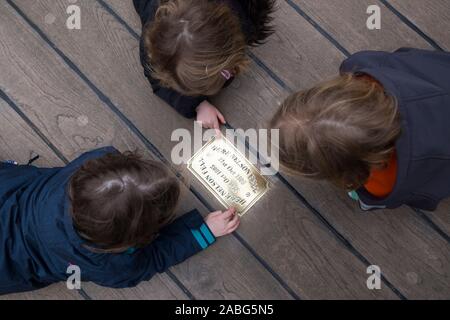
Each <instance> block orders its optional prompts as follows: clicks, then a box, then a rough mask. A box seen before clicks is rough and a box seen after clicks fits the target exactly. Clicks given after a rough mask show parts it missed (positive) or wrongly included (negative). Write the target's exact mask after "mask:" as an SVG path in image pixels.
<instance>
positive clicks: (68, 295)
mask: <svg viewBox="0 0 450 320" xmlns="http://www.w3.org/2000/svg"><path fill="white" fill-rule="evenodd" d="M0 300H83V297H82V296H81V295H80V294H79V293H78V292H77V291H76V290H68V289H67V287H66V284H65V283H55V284H53V285H51V286H49V287H46V288H44V289H40V290H35V291H30V292H23V293H13V294H8V295H3V296H0Z"/></svg>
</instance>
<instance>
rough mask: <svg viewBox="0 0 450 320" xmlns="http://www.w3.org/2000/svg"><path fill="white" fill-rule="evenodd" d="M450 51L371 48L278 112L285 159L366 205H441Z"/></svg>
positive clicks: (448, 143)
mask: <svg viewBox="0 0 450 320" xmlns="http://www.w3.org/2000/svg"><path fill="white" fill-rule="evenodd" d="M449 123H450V53H447V52H434V51H426V50H418V49H400V50H398V51H396V52H394V53H388V52H376V51H365V52H359V53H357V54H354V55H353V56H351V57H350V58H348V59H347V60H346V61H344V63H343V64H342V66H341V74H340V75H339V76H337V77H336V78H334V79H332V80H330V81H326V82H323V83H320V84H318V85H316V86H315V87H313V88H311V89H309V90H305V91H301V92H298V93H295V94H293V95H292V96H290V97H289V98H288V99H287V100H286V101H285V102H284V103H283V104H282V106H281V107H280V109H279V110H278V111H277V112H276V114H275V115H274V117H273V119H272V121H271V126H272V128H278V129H280V162H281V163H282V164H283V165H284V166H285V167H286V168H287V169H288V170H289V171H291V172H294V173H295V174H298V175H301V176H306V177H310V178H314V179H323V180H328V181H331V182H333V183H334V184H335V185H337V186H339V187H341V188H343V189H345V190H348V191H350V192H351V193H350V194H351V196H352V197H353V198H354V199H356V200H359V202H360V205H361V208H362V209H364V210H370V209H378V208H396V207H398V206H400V205H402V204H406V205H410V206H412V207H416V208H420V209H425V210H435V209H436V207H437V205H438V203H439V202H440V201H441V200H442V199H443V198H445V197H448V196H449V195H450V126H449Z"/></svg>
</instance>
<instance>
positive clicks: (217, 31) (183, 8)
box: [144, 0, 248, 96]
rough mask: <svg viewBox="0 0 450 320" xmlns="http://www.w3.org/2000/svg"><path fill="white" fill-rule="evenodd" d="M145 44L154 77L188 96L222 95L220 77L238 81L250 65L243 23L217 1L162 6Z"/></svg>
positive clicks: (175, 0)
mask: <svg viewBox="0 0 450 320" xmlns="http://www.w3.org/2000/svg"><path fill="white" fill-rule="evenodd" d="M144 44H145V48H146V54H147V59H148V61H150V62H151V65H152V69H153V77H154V78H156V79H158V80H159V81H160V82H161V83H162V85H164V86H166V87H169V88H171V89H174V90H176V91H178V92H180V93H182V94H185V95H189V96H198V95H214V94H216V93H218V92H219V91H220V89H221V88H222V87H223V86H224V84H225V82H226V80H227V79H226V78H225V77H224V76H223V75H222V71H224V70H226V71H228V72H230V73H232V74H235V75H236V74H238V73H240V72H241V71H242V70H243V69H244V68H245V67H246V66H247V64H248V59H247V57H246V53H245V50H246V40H245V36H244V34H243V32H242V30H241V25H240V22H239V18H238V17H237V16H236V15H235V14H234V13H233V12H232V10H231V9H230V8H229V7H228V6H227V5H226V4H224V3H220V2H218V1H208V0H168V1H162V5H161V6H160V7H159V9H158V11H157V13H156V17H155V19H154V21H153V22H151V23H149V24H148V25H147V26H145V28H144Z"/></svg>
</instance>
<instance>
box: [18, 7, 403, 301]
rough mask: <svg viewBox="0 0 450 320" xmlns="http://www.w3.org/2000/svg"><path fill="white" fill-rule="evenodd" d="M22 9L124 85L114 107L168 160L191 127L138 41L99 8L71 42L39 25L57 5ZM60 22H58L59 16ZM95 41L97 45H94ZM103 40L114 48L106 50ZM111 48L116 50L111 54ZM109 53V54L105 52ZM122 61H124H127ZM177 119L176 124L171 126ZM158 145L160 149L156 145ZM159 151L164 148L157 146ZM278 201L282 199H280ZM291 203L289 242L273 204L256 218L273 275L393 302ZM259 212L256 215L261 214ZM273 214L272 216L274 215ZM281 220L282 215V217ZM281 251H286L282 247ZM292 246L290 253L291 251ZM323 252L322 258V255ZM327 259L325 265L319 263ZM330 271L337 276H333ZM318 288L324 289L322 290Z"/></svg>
mask: <svg viewBox="0 0 450 320" xmlns="http://www.w3.org/2000/svg"><path fill="white" fill-rule="evenodd" d="M18 3H19V4H20V3H22V5H20V7H21V8H22V10H26V13H27V14H29V15H30V17H31V19H32V20H33V21H35V22H36V23H38V24H39V26H40V27H41V28H43V29H44V31H45V32H46V33H47V34H48V35H49V37H50V38H51V39H52V41H55V43H56V45H58V46H59V47H60V48H63V51H64V52H65V53H66V54H67V55H69V56H70V57H71V59H73V60H74V61H75V62H76V63H77V64H78V65H79V67H80V68H81V69H82V70H83V72H85V73H86V74H88V75H89V77H91V78H92V79H93V81H94V82H95V83H96V84H97V85H98V86H99V87H100V88H102V89H103V88H104V87H105V88H106V89H107V90H110V88H114V87H118V85H119V84H120V87H121V88H122V91H121V92H120V94H119V93H118V92H114V91H112V92H108V93H109V94H110V96H111V98H112V100H113V101H114V102H115V103H116V101H119V102H120V101H121V100H122V101H125V103H123V104H122V103H119V104H118V106H119V107H120V108H123V107H125V106H126V107H127V108H130V109H129V110H128V109H127V110H126V114H127V116H128V117H129V118H130V119H131V120H134V122H135V123H136V124H137V125H138V127H139V128H140V129H141V130H142V132H144V133H148V132H151V133H152V134H146V136H149V137H150V136H151V138H152V141H154V140H161V141H162V142H163V145H162V146H161V150H162V148H164V150H162V152H163V153H165V154H166V157H167V155H168V154H170V152H169V151H170V149H171V146H170V144H168V143H167V141H168V139H169V137H170V132H171V130H170V126H169V125H170V124H172V123H173V122H174V121H175V122H176V123H175V126H172V128H178V127H180V123H183V125H185V126H186V127H187V128H189V127H190V122H189V121H187V120H184V119H181V118H179V117H177V116H175V114H174V113H173V111H172V110H170V108H168V107H167V106H164V105H163V104H161V102H159V101H157V100H155V98H154V97H153V96H152V95H151V93H150V90H149V89H148V85H147V83H146V82H145V80H144V79H143V76H142V74H141V72H142V70H141V69H140V65H139V63H138V59H137V43H136V40H134V39H129V40H127V39H126V37H129V34H127V33H126V31H125V30H123V28H122V26H119V25H117V24H116V22H114V20H112V19H110V18H107V17H106V15H105V14H104V13H103V11H102V10H99V9H96V8H92V9H94V10H85V11H83V12H85V14H84V16H85V20H84V23H85V27H86V24H89V23H93V24H94V26H89V27H88V29H89V30H96V32H95V33H79V34H77V33H71V34H70V36H68V35H67V34H59V35H58V33H55V29H54V28H55V26H52V27H49V26H45V25H43V24H42V22H39V17H41V16H42V15H45V14H44V12H45V13H46V12H51V11H52V10H53V12H54V13H55V10H56V12H64V11H63V10H61V9H64V8H61V7H59V8H58V7H57V6H55V5H54V4H53V5H47V6H44V8H41V5H42V4H45V3H46V2H44V1H40V2H33V3H32V4H31V5H30V4H29V3H27V4H26V5H23V2H20V1H19V2H18ZM58 10H59V11H58ZM90 15H94V18H92V19H89V18H86V16H90ZM56 16H59V14H57V15H56ZM52 30H53V31H52ZM102 32H105V35H102V36H100V37H99V36H98V34H97V33H102ZM89 37H90V38H91V41H87V40H88V38H89ZM92 37H93V38H94V39H95V41H92ZM105 39H106V40H109V41H110V42H109V43H106V44H105V43H104V42H105ZM81 40H83V41H81ZM131 40H133V41H131ZM116 42H118V44H116ZM92 43H95V44H97V45H98V48H96V47H88V48H86V47H85V46H86V44H92ZM130 45H131V48H130ZM110 46H112V48H111V47H110ZM107 48H108V49H110V50H107ZM87 49H88V50H87ZM100 49H102V51H101V52H99V51H98V50H100ZM82 53H83V54H84V55H89V57H90V61H85V59H82V57H83V54H82ZM118 54H120V55H119V58H121V59H120V60H119V61H123V63H124V64H125V65H126V67H127V68H129V69H130V70H128V71H126V72H123V66H120V65H117V63H113V61H115V62H117V61H118V60H117V57H116V55H118ZM124 57H125V58H126V59H124ZM106 58H107V60H106ZM92 60H94V62H95V66H93V65H92V64H93V63H94V62H93V61H92ZM103 64H106V65H107V66H108V68H106V69H104V70H105V72H104V74H99V73H97V74H96V73H95V71H98V70H103V68H102V65H103ZM129 72H133V74H132V75H128V74H127V73H129ZM125 76H131V77H136V79H134V78H133V81H132V82H133V85H134V86H133V87H130V86H129V85H127V81H124V80H125V79H127V78H126V77H125ZM112 84H115V85H112ZM125 87H126V90H125ZM136 87H139V88H136ZM108 88H109V89H108ZM144 88H145V89H144ZM138 89H139V90H138ZM136 92H138V94H133V93H136ZM123 95H126V98H124V96H123ZM136 96H137V97H136ZM123 99H125V100H123ZM145 101H147V102H145ZM132 106H134V108H135V107H136V106H141V108H142V109H141V110H145V111H146V112H145V113H142V112H140V111H139V109H134V108H131V107H132ZM150 112H152V113H153V117H149V113H150ZM133 115H134V116H133ZM158 116H159V117H162V116H164V117H165V119H167V122H166V121H161V119H158V118H157V117H158ZM155 117H156V119H157V123H155ZM173 118H175V119H176V120H173ZM158 123H159V124H160V123H165V124H166V125H165V126H164V128H158V129H159V130H155V127H157V125H158ZM188 123H189V124H188ZM152 125H153V126H152ZM166 127H168V128H166ZM162 130H164V132H165V133H164V132H163V133H161V132H159V131H162ZM158 132H159V133H158ZM158 134H159V137H158ZM161 136H162V137H161ZM155 145H158V144H157V143H155ZM158 147H160V146H159V145H158ZM274 190H275V188H274ZM277 192H278V194H276V195H275V196H277V195H279V194H280V192H281V193H286V192H285V191H284V192H283V190H279V191H277ZM278 198H280V197H279V196H278ZM269 200H270V199H269ZM289 202H292V205H289V206H288V207H286V204H285V208H286V209H285V210H286V211H290V212H292V213H293V214H295V217H294V218H295V219H297V220H298V222H299V223H300V224H301V225H299V226H297V228H295V230H294V232H289V230H288V236H289V237H288V236H286V235H284V234H283V233H286V230H285V228H286V226H285V224H286V223H287V222H288V221H287V219H286V217H284V216H274V214H275V213H276V212H277V209H278V210H279V207H278V206H275V205H276V203H275V204H274V203H270V201H267V200H266V201H263V202H262V203H261V204H260V208H262V207H263V206H265V207H266V208H267V209H268V210H266V211H265V212H264V211H262V212H258V214H261V215H265V216H269V218H268V219H267V220H266V221H269V222H268V223H265V224H264V225H263V227H264V228H266V229H267V227H270V225H273V226H274V227H273V229H275V230H272V229H271V228H269V229H270V230H269V231H270V235H271V237H272V238H273V242H272V244H277V246H278V247H277V248H274V247H273V245H272V246H271V245H270V244H271V243H263V244H262V245H264V246H265V247H264V248H261V247H262V245H260V242H261V239H258V238H257V240H258V241H255V240H253V241H250V242H249V243H250V244H251V245H252V246H253V247H254V248H255V250H256V251H258V253H259V254H260V255H261V256H263V257H264V258H267V257H268V258H270V260H269V262H270V263H271V264H272V267H273V268H274V270H275V271H277V272H279V271H283V273H281V276H283V277H285V279H286V278H288V280H286V281H287V282H288V283H289V285H292V286H294V289H295V290H296V291H297V292H300V293H303V292H305V294H306V293H307V294H306V297H336V295H339V296H341V297H359V298H362V297H376V296H377V295H378V296H380V295H383V296H385V297H386V296H389V297H395V296H393V295H392V293H390V292H389V291H388V290H382V291H381V292H377V293H374V292H368V290H367V288H365V280H366V278H365V267H364V265H363V264H362V263H360V262H359V261H358V260H356V259H355V258H354V257H353V256H352V255H351V254H350V253H348V252H347V251H346V249H345V248H343V247H342V245H341V244H340V243H339V242H338V241H337V240H336V239H335V238H334V237H332V235H330V234H329V232H328V231H327V229H326V228H324V227H323V226H321V225H320V223H318V222H317V221H315V218H314V217H311V216H309V214H306V213H304V212H305V211H304V209H302V208H301V207H299V206H298V203H297V201H296V199H292V200H290V201H289ZM287 204H288V203H287ZM291 206H292V208H291ZM275 208H276V209H275ZM256 209H257V208H256ZM256 209H255V211H257V210H256ZM271 212H272V213H273V214H271ZM277 214H278V215H279V213H277ZM270 218H272V219H273V218H275V222H276V220H277V219H280V218H281V221H284V222H283V225H281V226H280V223H275V224H274V223H271V222H270V221H271V219H270ZM253 220H254V219H253ZM263 220H264V219H258V221H255V222H254V224H253V225H250V224H249V225H248V228H247V231H246V230H243V231H242V232H241V233H240V234H241V235H245V237H244V238H248V237H249V235H248V234H249V233H253V234H256V231H258V232H257V233H258V237H261V234H262V232H260V230H261V229H262V228H259V226H261V221H263ZM304 223H307V224H310V228H309V230H308V229H306V230H308V232H307V233H306V234H308V233H309V234H308V237H309V238H313V239H308V237H307V238H306V239H305V238H304V237H305V235H302V233H304V232H305V231H306V230H305V227H304V226H303V224H304ZM290 225H292V223H290ZM250 227H253V230H251V228H250ZM279 227H282V228H281V230H276V229H277V228H279ZM311 227H313V228H315V230H313V229H311ZM255 229H258V230H255ZM272 238H271V239H269V241H270V240H272ZM291 238H295V239H299V240H300V241H299V240H297V241H292V239H291ZM302 238H303V239H302ZM302 240H303V241H302ZM304 240H306V241H304ZM311 240H314V242H316V243H317V242H319V243H320V244H319V245H317V244H316V243H311ZM325 244H327V245H325ZM258 245H259V246H258ZM280 245H282V246H281V247H280ZM286 245H287V246H286ZM289 245H291V246H292V247H289ZM262 249H264V250H262ZM280 249H283V251H284V252H285V253H284V254H283V253H282V252H280ZM299 250H300V251H299ZM305 250H306V251H305ZM322 250H323V251H324V252H322ZM296 251H299V252H296ZM308 252H309V255H308ZM305 254H306V256H305ZM285 255H286V256H285ZM305 258H306V259H305ZM323 259H325V260H324V261H323V262H321V260H323ZM266 260H267V259H266ZM327 260H328V264H325V265H324V264H323V263H324V262H325V261H327ZM329 264H331V266H329ZM319 266H320V267H319ZM317 267H319V269H318V270H317V271H316V270H315V269H317ZM333 269H334V270H333ZM285 270H287V271H288V272H286V271H285ZM331 270H333V271H334V272H335V273H334V274H330V272H331ZM302 271H303V272H302ZM311 271H312V272H311ZM355 271H356V272H355ZM303 282H304V283H303ZM326 285H328V286H329V287H328V289H327V290H324V289H323V288H326ZM320 286H322V288H321V287H320ZM339 289H340V290H339ZM302 297H303V295H302Z"/></svg>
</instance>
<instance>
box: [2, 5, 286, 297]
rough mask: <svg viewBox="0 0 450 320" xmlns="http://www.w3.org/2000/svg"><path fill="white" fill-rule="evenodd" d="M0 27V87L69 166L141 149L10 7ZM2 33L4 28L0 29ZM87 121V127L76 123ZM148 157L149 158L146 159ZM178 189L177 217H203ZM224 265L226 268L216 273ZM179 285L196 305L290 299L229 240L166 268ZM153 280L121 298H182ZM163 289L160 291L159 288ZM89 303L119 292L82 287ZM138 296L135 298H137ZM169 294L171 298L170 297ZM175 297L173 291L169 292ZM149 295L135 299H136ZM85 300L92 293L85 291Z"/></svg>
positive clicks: (4, 9) (4, 10)
mask: <svg viewBox="0 0 450 320" xmlns="http://www.w3.org/2000/svg"><path fill="white" fill-rule="evenodd" d="M1 6H2V10H0V14H1V16H2V19H1V21H2V24H4V25H3V26H5V27H4V28H3V27H2V28H1V31H0V33H1V34H2V37H0V38H1V39H2V40H0V50H1V52H2V55H3V56H4V57H6V58H5V59H2V60H1V61H0V64H1V66H2V70H7V71H8V72H5V73H2V76H1V77H0V79H1V80H0V81H1V83H0V87H1V88H6V89H5V90H6V91H7V93H8V94H9V95H10V96H11V98H12V99H15V100H16V102H17V105H19V106H20V108H21V109H22V111H23V112H24V113H25V114H26V115H27V116H28V117H29V118H30V119H31V120H32V121H33V122H34V123H35V124H36V126H38V127H39V129H40V130H41V131H42V132H43V133H44V134H45V135H46V136H47V137H48V138H51V140H52V142H53V143H54V144H55V145H57V146H58V148H60V150H61V152H62V153H63V154H64V155H65V156H66V157H67V158H69V159H73V158H74V157H75V156H77V155H79V154H80V153H81V152H83V151H87V150H91V149H93V148H97V147H99V146H104V145H110V144H111V145H114V146H116V147H117V148H118V149H120V150H129V149H131V150H133V149H135V148H139V149H140V150H146V149H145V146H144V145H143V143H142V142H141V141H140V140H138V139H137V138H136V137H135V136H133V135H132V134H131V133H130V132H129V128H126V127H125V126H124V125H123V124H122V123H121V122H119V121H118V120H116V117H115V115H113V114H112V112H110V111H109V110H108V109H107V108H106V107H105V106H104V104H103V103H102V102H101V101H99V99H98V97H96V96H95V94H93V92H92V90H91V88H89V87H88V86H87V85H86V84H85V83H83V82H82V81H80V79H79V78H78V76H77V75H76V74H75V73H74V72H73V71H72V70H70V69H68V68H67V67H66V66H65V65H64V63H63V61H62V60H61V59H60V58H59V57H58V56H57V55H55V54H54V52H53V50H52V49H51V48H50V47H48V45H47V44H45V43H44V42H43V41H41V39H40V38H39V37H38V36H37V35H36V34H35V32H34V31H33V30H32V29H31V28H30V27H29V26H28V25H27V24H26V23H25V22H24V21H23V20H22V19H21V18H20V17H19V16H18V15H17V14H16V13H14V11H13V10H12V8H11V7H9V6H8V5H7V4H5V3H2V4H1ZM6 26H8V27H6ZM80 117H83V119H86V118H84V117H87V120H88V121H80V120H82V119H81V118H80ZM146 156H147V157H148V156H149V152H146ZM182 189H183V200H184V201H183V202H182V203H181V204H180V210H179V211H180V212H182V211H184V212H185V211H187V209H188V208H189V209H192V208H193V207H196V208H198V209H199V210H200V211H201V212H202V213H206V210H205V208H204V206H202V205H201V204H200V203H199V202H198V200H196V199H194V198H193V197H192V195H190V193H189V192H188V191H187V190H186V188H184V187H183V188H182ZM224 261H226V262H227V268H226V269H223V270H222V269H220V267H221V266H222V265H223V264H224ZM172 272H173V273H174V274H175V275H176V276H177V277H178V278H179V279H180V281H181V282H182V283H183V284H184V285H185V286H186V287H188V288H189V290H190V291H193V292H194V293H195V297H197V298H203V299H208V298H209V299H211V298H222V299H256V298H266V299H277V298H278V299H289V298H290V296H289V295H288V293H287V292H286V291H285V290H284V289H283V288H282V287H281V286H280V285H279V284H278V283H277V282H276V281H275V279H273V277H272V275H271V274H270V273H269V272H267V270H265V269H264V268H263V267H262V266H261V265H260V264H259V263H258V261H256V260H255V259H254V257H253V256H252V255H251V254H250V253H249V252H247V251H246V250H245V248H243V247H242V245H241V244H240V243H239V242H238V241H236V239H234V238H232V237H228V238H224V239H221V240H220V241H219V242H218V243H217V245H215V250H208V251H206V252H203V253H201V254H199V255H197V256H195V257H193V258H192V259H190V260H189V261H188V262H186V263H184V264H182V265H180V266H178V267H175V268H172ZM158 277H160V276H157V277H155V278H154V279H153V280H152V281H150V282H145V283H143V284H142V286H145V288H143V287H141V288H133V289H124V290H122V291H121V293H120V295H122V296H126V295H129V296H134V297H137V296H139V297H141V298H151V297H157V296H158V295H159V297H160V298H161V297H166V298H167V297H171V296H172V297H173V296H174V293H175V295H176V296H177V297H180V298H186V296H185V295H184V294H183V295H181V294H180V292H179V291H180V290H179V289H177V290H173V291H170V290H168V291H167V292H166V293H164V292H163V290H166V289H167V288H175V285H174V284H173V283H171V282H172V280H171V279H168V278H166V279H165V280H164V281H163V282H167V283H169V285H167V286H164V285H161V282H162V281H159V282H158V283H156V281H157V280H158ZM165 287H167V288H165ZM86 289H91V291H92V296H94V297H96V294H99V295H100V297H99V298H108V295H109V297H112V296H114V295H115V296H117V294H119V292H117V291H114V293H112V291H111V289H106V288H104V289H102V290H100V289H99V288H95V287H93V285H86ZM139 291H140V292H141V293H140V292H139ZM169 291H170V292H169ZM176 291H178V292H176ZM150 292H154V295H153V296H142V293H146V294H149V293H150ZM89 294H90V295H91V292H89Z"/></svg>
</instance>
